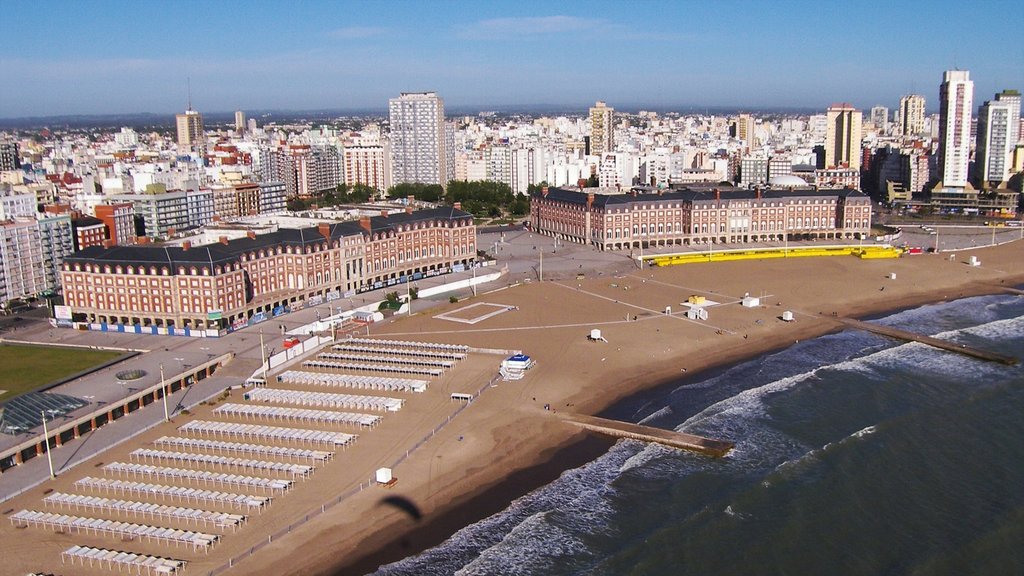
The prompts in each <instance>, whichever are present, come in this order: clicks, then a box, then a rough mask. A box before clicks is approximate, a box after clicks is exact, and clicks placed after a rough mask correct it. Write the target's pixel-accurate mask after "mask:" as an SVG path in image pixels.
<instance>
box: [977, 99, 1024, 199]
mask: <svg viewBox="0 0 1024 576" xmlns="http://www.w3.org/2000/svg"><path fill="white" fill-rule="evenodd" d="M1019 131H1020V93H1019V92H1017V91H1016V90H1004V91H1002V92H1000V93H999V94H996V97H995V100H988V101H986V102H985V103H984V104H982V105H981V106H979V107H978V139H977V145H976V148H975V150H976V161H975V163H974V165H975V173H976V175H977V178H978V180H980V181H981V184H982V186H983V187H984V186H986V184H987V183H988V182H997V183H998V182H1002V181H1004V180H1006V179H1007V178H1009V177H1010V165H1011V162H1012V156H1011V155H1012V154H1013V151H1014V148H1015V147H1016V145H1017V138H1018V135H1019Z"/></svg>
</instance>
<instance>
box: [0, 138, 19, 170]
mask: <svg viewBox="0 0 1024 576" xmlns="http://www.w3.org/2000/svg"><path fill="white" fill-rule="evenodd" d="M19 169H21V159H20V158H19V157H18V143H17V142H0V172H5V171H7V170H19Z"/></svg>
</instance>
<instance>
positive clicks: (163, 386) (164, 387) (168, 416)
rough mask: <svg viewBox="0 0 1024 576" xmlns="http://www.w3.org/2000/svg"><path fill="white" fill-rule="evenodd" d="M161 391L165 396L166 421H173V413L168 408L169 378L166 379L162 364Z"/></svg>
mask: <svg viewBox="0 0 1024 576" xmlns="http://www.w3.org/2000/svg"><path fill="white" fill-rule="evenodd" d="M160 392H161V393H162V395H163V397H164V422H170V421H171V414H170V412H169V411H168V410H167V380H165V379H164V365H163V363H161V364H160Z"/></svg>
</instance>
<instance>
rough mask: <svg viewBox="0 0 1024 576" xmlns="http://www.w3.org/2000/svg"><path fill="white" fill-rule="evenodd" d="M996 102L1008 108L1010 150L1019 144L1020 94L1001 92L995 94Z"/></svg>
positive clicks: (1007, 91) (1008, 91)
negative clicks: (1002, 103)
mask: <svg viewBox="0 0 1024 576" xmlns="http://www.w3.org/2000/svg"><path fill="white" fill-rule="evenodd" d="M996 101H998V102H1006V105H1007V106H1009V107H1010V149H1011V150H1012V149H1013V147H1014V146H1015V145H1016V144H1017V143H1018V142H1020V92H1019V91H1018V90H1003V91H1002V92H1000V93H999V94H996Z"/></svg>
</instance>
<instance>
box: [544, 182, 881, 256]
mask: <svg viewBox="0 0 1024 576" xmlns="http://www.w3.org/2000/svg"><path fill="white" fill-rule="evenodd" d="M530 224H531V226H532V228H533V230H534V231H536V232H539V233H541V234H548V235H552V236H557V237H559V238H561V239H563V240H567V241H570V242H579V243H581V244H591V245H594V246H597V247H599V248H600V249H601V250H623V249H630V248H640V247H651V246H672V245H678V246H688V245H691V244H706V243H715V244H719V243H721V244H744V243H749V242H765V241H780V240H783V239H785V238H787V237H788V238H789V239H792V240H796V239H822V240H825V239H842V238H858V237H863V236H865V235H867V233H868V232H869V231H870V229H871V200H870V199H869V198H868V197H867V196H865V195H864V194H863V193H861V192H859V191H857V190H852V189H845V190H815V189H805V190H795V189H786V190H763V191H762V190H760V189H756V190H747V189H741V188H721V187H711V186H708V187H704V186H699V185H697V186H692V187H687V188H682V189H671V190H652V189H648V188H634V190H633V191H631V192H630V193H628V194H618V193H616V194H599V193H594V192H589V191H587V190H582V191H577V190H565V189H560V188H546V189H543V190H541V191H540V192H538V193H535V194H534V195H533V197H532V198H531V199H530Z"/></svg>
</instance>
